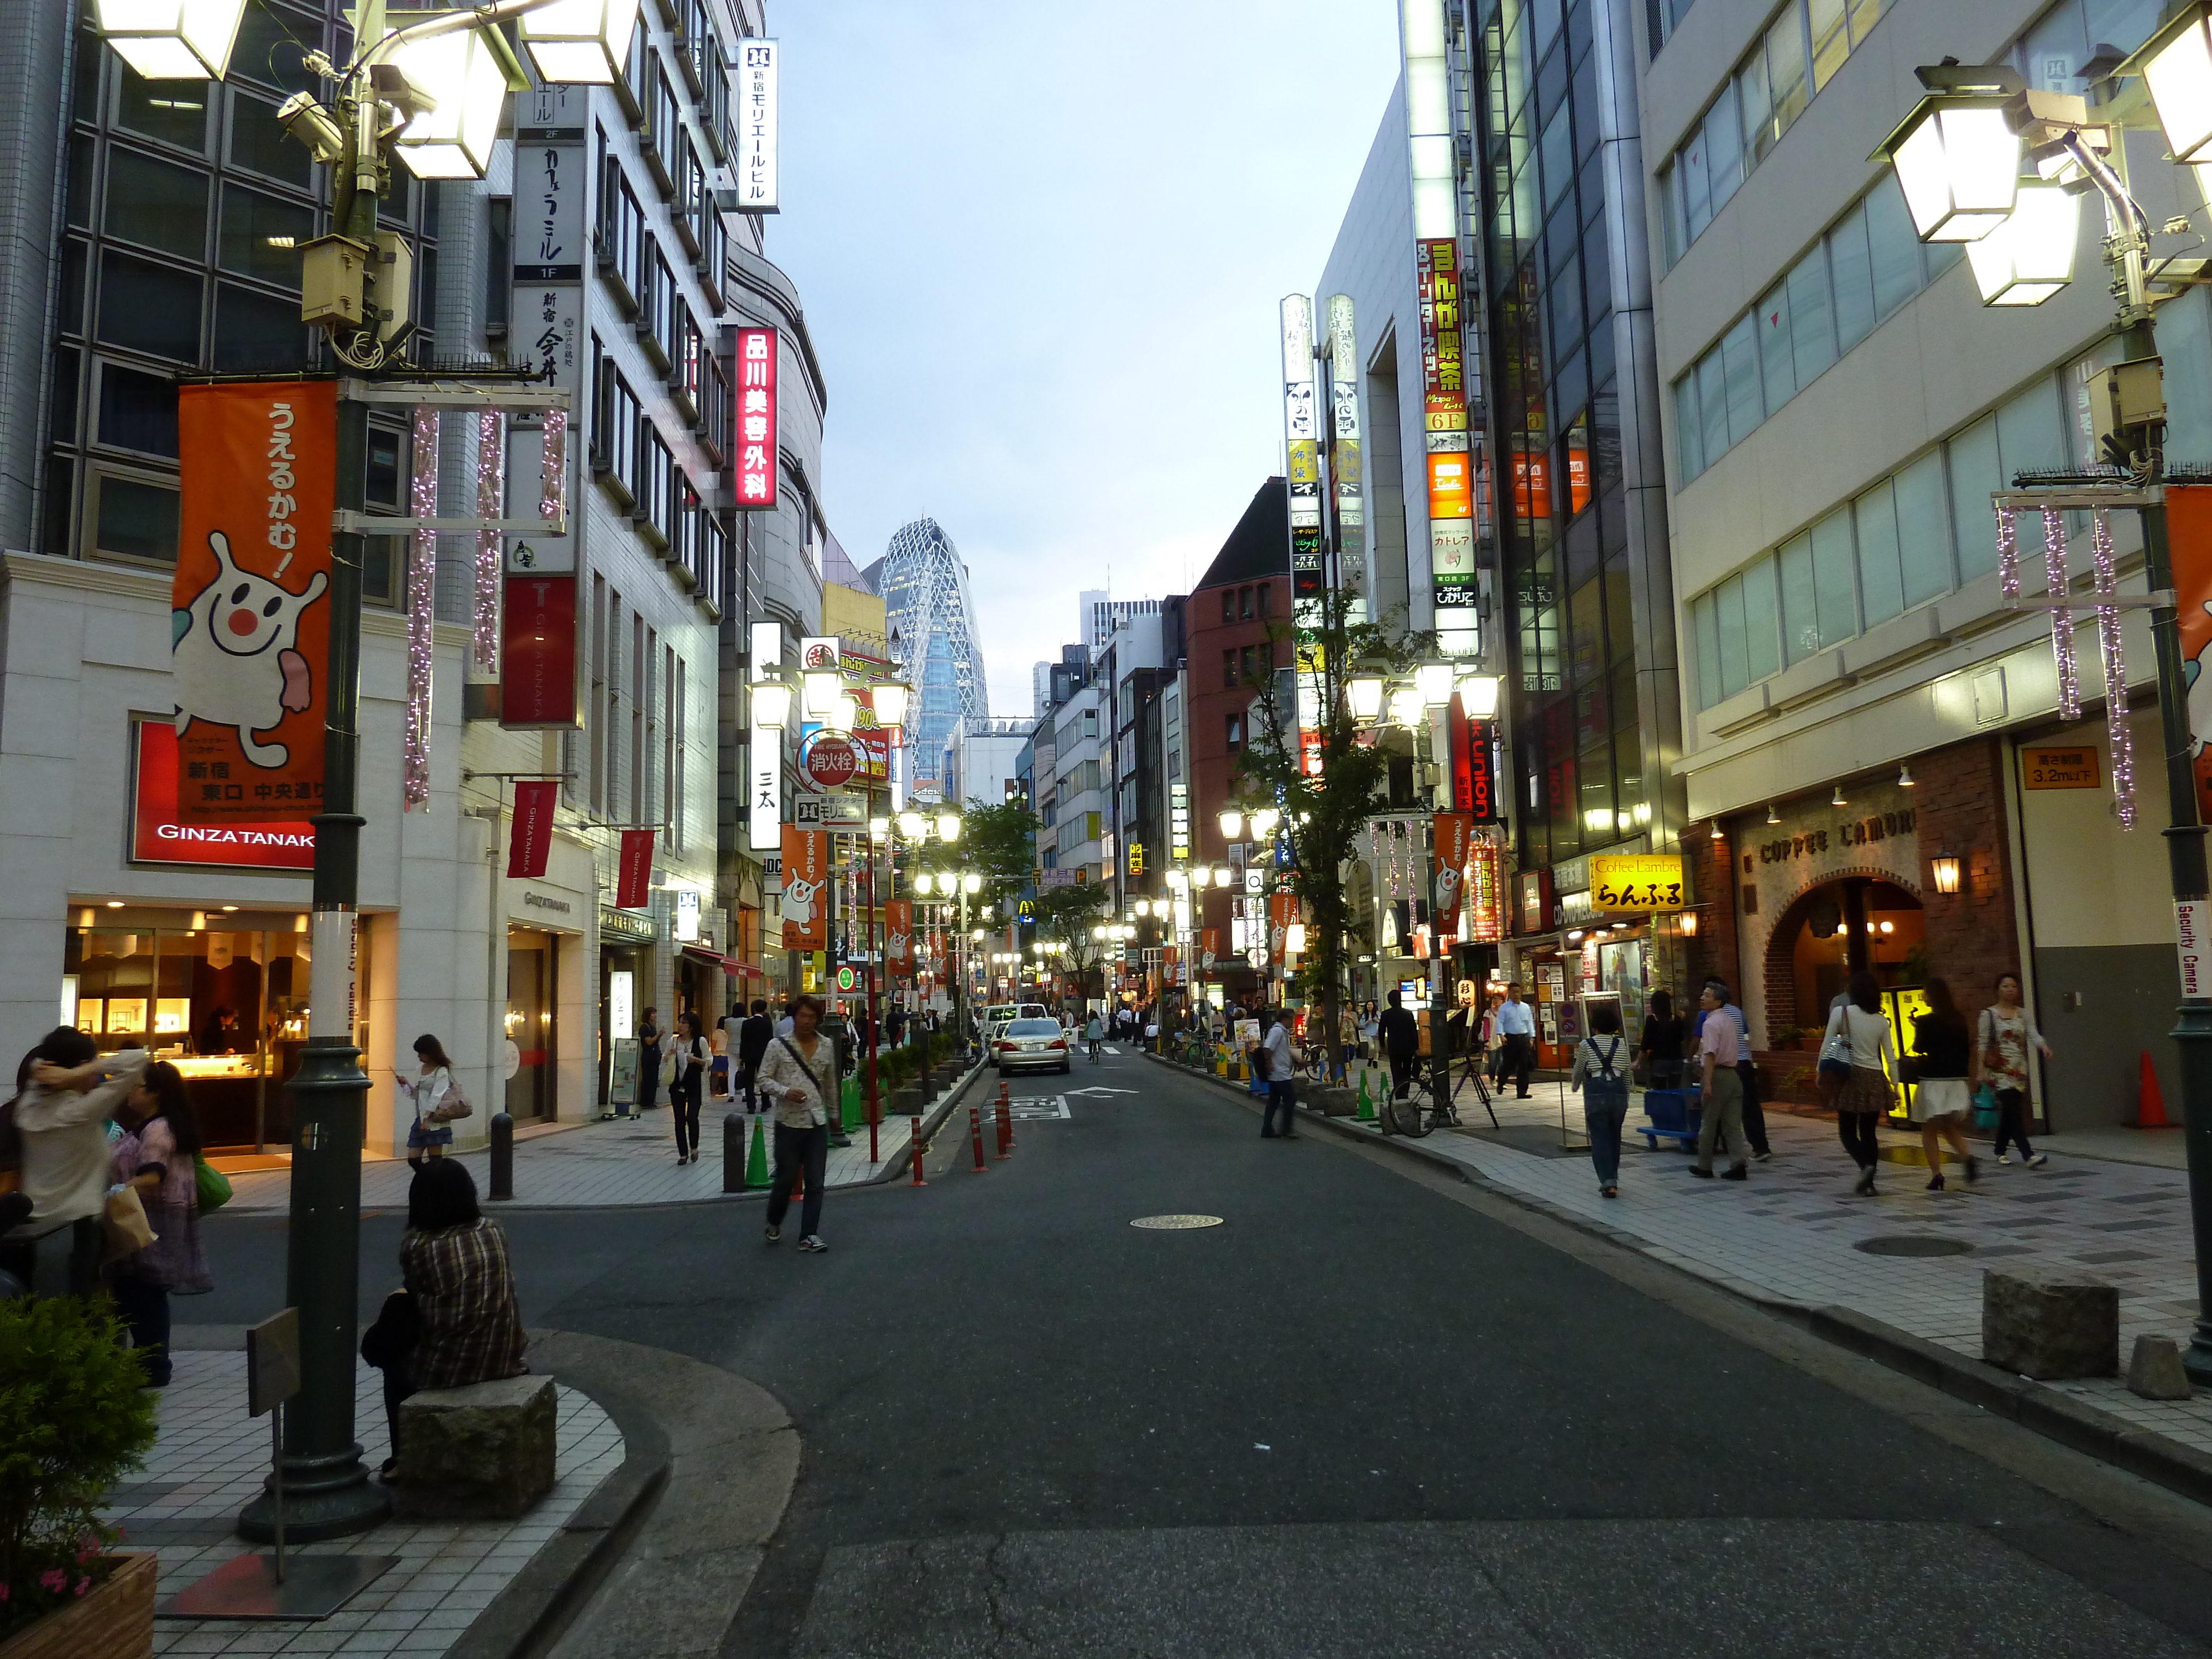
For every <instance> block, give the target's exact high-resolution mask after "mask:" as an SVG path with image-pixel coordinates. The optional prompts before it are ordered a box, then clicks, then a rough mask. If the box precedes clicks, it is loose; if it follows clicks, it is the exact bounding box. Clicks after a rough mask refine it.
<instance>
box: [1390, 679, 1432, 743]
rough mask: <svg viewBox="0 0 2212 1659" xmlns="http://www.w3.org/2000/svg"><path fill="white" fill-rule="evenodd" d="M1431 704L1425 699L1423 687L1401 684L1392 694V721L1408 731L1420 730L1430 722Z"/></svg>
mask: <svg viewBox="0 0 2212 1659" xmlns="http://www.w3.org/2000/svg"><path fill="white" fill-rule="evenodd" d="M1428 717H1429V706H1428V704H1427V703H1426V702H1425V701H1423V699H1422V696H1421V688H1420V687H1419V685H1417V684H1411V683H1408V684H1404V685H1401V686H1399V687H1398V688H1397V689H1396V690H1394V691H1393V692H1391V694H1390V723H1391V724H1392V725H1393V726H1404V727H1405V728H1406V729H1407V731H1409V732H1410V731H1418V730H1419V728H1420V727H1421V726H1425V725H1426V724H1427V722H1428Z"/></svg>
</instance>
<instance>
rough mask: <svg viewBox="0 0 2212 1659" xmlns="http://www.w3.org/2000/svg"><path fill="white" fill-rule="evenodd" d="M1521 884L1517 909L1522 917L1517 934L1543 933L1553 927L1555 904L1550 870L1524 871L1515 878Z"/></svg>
mask: <svg viewBox="0 0 2212 1659" xmlns="http://www.w3.org/2000/svg"><path fill="white" fill-rule="evenodd" d="M1514 880H1515V881H1516V883H1518V884H1519V886H1520V892H1519V895H1518V898H1519V902H1518V903H1517V904H1516V907H1515V908H1516V912H1517V914H1518V915H1519V917H1520V926H1519V927H1518V928H1517V929H1516V931H1517V932H1520V933H1545V932H1547V931H1548V930H1549V929H1550V927H1551V926H1552V908H1553V903H1554V902H1555V901H1554V899H1553V890H1552V872H1550V871H1549V870H1523V871H1522V872H1521V873H1520V874H1519V875H1517V876H1516V877H1515V878H1514Z"/></svg>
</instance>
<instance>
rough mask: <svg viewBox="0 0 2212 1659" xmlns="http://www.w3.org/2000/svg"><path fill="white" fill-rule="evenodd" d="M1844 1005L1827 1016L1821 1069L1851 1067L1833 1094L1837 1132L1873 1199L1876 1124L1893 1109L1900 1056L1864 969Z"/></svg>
mask: <svg viewBox="0 0 2212 1659" xmlns="http://www.w3.org/2000/svg"><path fill="white" fill-rule="evenodd" d="M1844 995H1845V997H1846V999H1847V1000H1845V1001H1844V1004H1843V1005H1842V1006H1840V1007H1838V1008H1837V1009H1836V1010H1835V1011H1834V1012H1832V1013H1831V1014H1829V1016H1828V1029H1827V1032H1826V1035H1825V1036H1823V1037H1822V1038H1821V1041H1820V1069H1821V1071H1822V1072H1823V1073H1826V1072H1827V1071H1828V1070H1829V1067H1830V1065H1831V1063H1832V1059H1831V1057H1833V1060H1834V1062H1835V1063H1838V1064H1841V1065H1844V1066H1848V1067H1849V1071H1848V1073H1847V1074H1846V1075H1844V1077H1842V1078H1840V1079H1838V1082H1837V1085H1836V1090H1835V1104H1836V1128H1837V1131H1838V1133H1839V1134H1840V1135H1841V1136H1842V1137H1843V1142H1844V1152H1848V1153H1849V1154H1850V1159H1851V1162H1852V1163H1854V1164H1857V1166H1858V1170H1859V1179H1858V1185H1857V1187H1856V1188H1853V1190H1854V1191H1856V1192H1857V1194H1859V1195H1860V1196H1861V1197H1863V1198H1872V1197H1874V1196H1875V1187H1874V1177H1875V1169H1876V1167H1877V1166H1878V1164H1879V1163H1880V1161H1881V1145H1880V1143H1879V1142H1878V1141H1877V1140H1876V1139H1875V1118H1876V1116H1878V1115H1880V1114H1881V1113H1884V1112H1887V1111H1888V1110H1889V1109H1890V1105H1891V1103H1892V1102H1893V1100H1894V1099H1895V1098H1896V1094H1897V1091H1896V1087H1895V1085H1893V1084H1892V1083H1891V1081H1890V1079H1891V1077H1892V1075H1893V1073H1895V1072H1896V1070H1897V1051H1896V1049H1895V1048H1893V1046H1892V1045H1891V1043H1890V1040H1889V1016H1888V1015H1887V1014H1885V1013H1883V1012H1882V1011H1881V983H1880V981H1877V980H1876V979H1875V976H1874V975H1872V974H1869V973H1868V972H1866V971H1865V970H1864V969H1861V970H1860V971H1859V972H1857V973H1856V974H1853V975H1851V978H1850V988H1849V989H1848V990H1847V991H1846V992H1845V993H1844Z"/></svg>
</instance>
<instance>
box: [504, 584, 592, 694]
mask: <svg viewBox="0 0 2212 1659" xmlns="http://www.w3.org/2000/svg"><path fill="white" fill-rule="evenodd" d="M499 643H500V650H499V723H500V724H501V726H574V725H576V724H578V721H577V717H576V579H575V578H574V576H538V575H531V576H509V577H508V578H507V593H506V603H505V604H504V605H502V606H501V617H500V642H499Z"/></svg>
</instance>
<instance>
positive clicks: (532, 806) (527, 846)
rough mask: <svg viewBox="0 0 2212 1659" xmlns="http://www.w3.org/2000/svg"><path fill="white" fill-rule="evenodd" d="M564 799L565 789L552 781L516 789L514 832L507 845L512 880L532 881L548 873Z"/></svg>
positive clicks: (527, 783)
mask: <svg viewBox="0 0 2212 1659" xmlns="http://www.w3.org/2000/svg"><path fill="white" fill-rule="evenodd" d="M560 799H561V786H560V785H559V784H557V783H555V782H553V781H550V779H529V780H526V781H522V782H520V783H517V784H516V785H515V786H514V828H513V830H512V831H511V832H510V833H509V835H508V836H507V874H508V875H509V876H510V877H513V878H522V879H532V878H536V877H538V876H542V875H544V873H545V860H546V856H547V854H550V852H551V851H552V850H553V809H554V807H555V806H556V805H558V804H559V801H560Z"/></svg>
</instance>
